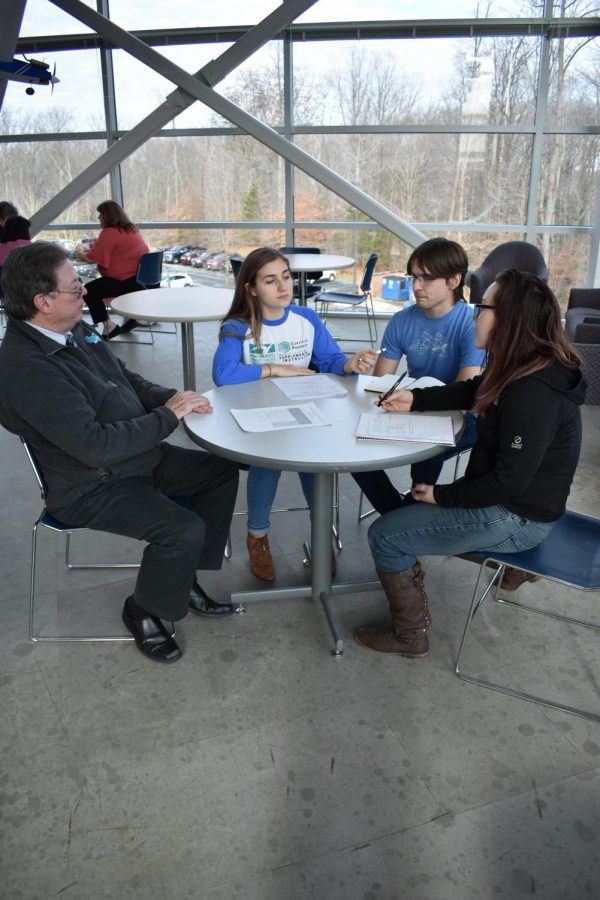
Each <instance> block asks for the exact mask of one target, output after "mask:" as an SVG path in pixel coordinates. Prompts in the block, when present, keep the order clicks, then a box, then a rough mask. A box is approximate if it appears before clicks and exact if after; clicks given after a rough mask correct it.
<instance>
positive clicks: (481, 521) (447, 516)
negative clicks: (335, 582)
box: [369, 503, 554, 572]
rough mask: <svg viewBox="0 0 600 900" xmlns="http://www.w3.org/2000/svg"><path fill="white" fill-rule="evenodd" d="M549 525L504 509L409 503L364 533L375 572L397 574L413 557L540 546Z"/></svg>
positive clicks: (414, 560) (503, 551)
mask: <svg viewBox="0 0 600 900" xmlns="http://www.w3.org/2000/svg"><path fill="white" fill-rule="evenodd" d="M553 525H554V522H534V521H533V519H525V518H524V517H523V516H520V515H518V514H517V513H512V512H510V511H509V510H508V509H505V507H504V506H485V507H480V508H477V509H465V508H463V507H446V508H445V507H442V506H435V505H434V504H432V503H415V504H413V505H412V506H405V507H403V508H401V509H396V510H394V511H393V512H389V513H386V515H384V516H381V518H380V519H377V521H376V522H374V523H373V524H372V525H371V527H370V528H369V546H370V548H371V553H372V554H373V559H374V560H375V567H376V568H377V570H378V571H380V572H403V571H404V570H405V569H408V568H410V567H411V566H414V565H415V562H416V560H417V558H418V557H419V556H453V555H454V554H456V553H468V552H469V551H472V550H492V551H494V550H495V551H497V552H498V553H518V552H519V551H520V550H529V549H530V548H531V547H535V546H536V545H537V544H539V543H540V542H541V541H543V540H544V538H545V537H546V536H547V535H548V534H549V533H550V531H551V530H552V527H553Z"/></svg>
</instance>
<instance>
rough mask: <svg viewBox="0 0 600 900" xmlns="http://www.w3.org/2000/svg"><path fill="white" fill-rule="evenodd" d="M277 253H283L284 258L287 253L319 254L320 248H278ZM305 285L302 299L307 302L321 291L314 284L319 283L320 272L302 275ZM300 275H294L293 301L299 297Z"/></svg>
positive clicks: (321, 274)
mask: <svg viewBox="0 0 600 900" xmlns="http://www.w3.org/2000/svg"><path fill="white" fill-rule="evenodd" d="M279 252H280V253H283V255H284V256H286V255H287V254H288V253H320V252H321V248H320V247H280V248H279ZM304 276H305V279H306V283H305V293H304V297H305V299H306V300H309V299H310V298H311V297H315V296H316V295H317V294H318V293H319V292H320V290H321V288H320V287H319V286H318V285H317V284H316V283H315V282H317V281H319V279H320V278H322V277H323V273H322V272H305V273H304ZM301 277H302V275H301V274H295V275H294V300H298V299H299V297H300V278H301Z"/></svg>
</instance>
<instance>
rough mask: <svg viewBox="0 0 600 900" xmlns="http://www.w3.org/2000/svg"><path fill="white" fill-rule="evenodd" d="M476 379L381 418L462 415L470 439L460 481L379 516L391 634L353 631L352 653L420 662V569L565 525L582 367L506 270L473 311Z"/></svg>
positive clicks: (375, 549) (403, 396) (543, 304)
mask: <svg viewBox="0 0 600 900" xmlns="http://www.w3.org/2000/svg"><path fill="white" fill-rule="evenodd" d="M475 316H476V329H477V331H476V343H477V346H478V347H482V348H485V349H486V351H487V365H486V369H485V371H484V372H483V374H482V375H479V376H477V377H476V378H472V379H471V380H470V381H459V382H455V383H454V384H450V385H447V386H446V387H439V388H426V389H422V390H417V389H415V390H414V391H405V390H402V391H397V392H396V393H395V394H393V395H392V396H391V397H390V398H389V399H388V400H385V401H384V402H383V408H384V409H385V410H386V411H388V412H408V411H409V410H415V411H417V412H422V411H426V410H443V409H448V410H450V409H470V410H473V412H476V413H478V416H479V417H478V438H477V441H476V443H475V446H474V447H473V450H472V452H471V458H470V461H469V465H468V466H467V470H466V472H465V475H464V477H463V478H460V479H458V480H457V481H455V482H453V483H452V484H437V485H428V484H417V485H414V487H413V489H412V492H411V493H412V495H413V497H414V499H415V500H418V501H420V502H419V503H417V504H414V505H413V506H407V507H403V508H401V509H398V510H394V511H393V512H390V513H387V514H386V515H384V516H381V518H380V519H378V520H377V521H376V522H375V523H374V524H373V525H372V526H371V528H370V529H369V545H370V547H371V552H372V554H373V559H374V560H375V565H376V567H377V573H378V575H379V578H380V580H381V583H382V585H383V588H384V591H385V593H386V596H387V598H388V601H389V604H390V612H391V618H392V623H391V626H390V627H387V628H359V629H358V630H357V632H356V635H355V636H356V639H357V641H358V643H359V644H362V645H363V646H365V647H368V648H369V649H370V650H376V651H378V652H381V653H400V654H402V655H403V656H410V657H415V658H420V657H424V656H426V655H427V653H428V648H429V645H428V640H427V629H428V628H429V625H430V624H431V616H430V614H429V610H428V608H427V595H426V594H425V590H424V588H423V573H422V571H421V567H420V565H419V562H418V556H419V555H421V554H424V555H427V556H435V555H444V556H446V555H451V554H462V553H466V552H469V551H473V550H489V551H496V552H502V553H510V552H518V551H520V550H527V549H529V548H531V547H535V546H536V544H539V543H540V542H541V541H542V540H543V539H544V538H545V537H546V535H547V534H548V533H549V532H550V530H551V529H552V526H553V524H554V522H555V521H556V520H557V519H558V518H560V516H561V515H562V514H563V513H564V511H565V507H566V501H567V497H568V495H569V490H570V487H571V482H572V481H573V476H574V474H575V469H576V467H577V462H578V459H579V451H580V447H581V413H580V406H581V404H582V403H583V400H584V397H585V381H584V380H583V377H582V374H581V369H580V360H579V357H578V355H577V354H576V352H575V351H574V349H573V348H572V347H571V345H570V344H569V343H568V341H567V340H566V338H565V336H564V332H563V329H562V325H561V321H560V309H559V307H558V303H557V302H556V298H555V297H554V294H553V293H552V291H551V290H550V288H549V287H548V286H547V285H546V284H545V283H544V282H543V281H541V280H540V279H539V278H537V277H536V276H534V275H530V274H529V273H526V272H517V271H516V270H515V269H509V270H508V271H506V272H502V273H501V274H500V275H498V277H497V279H496V281H495V282H494V283H493V284H492V285H491V286H490V287H489V288H488V290H487V291H486V293H485V296H484V298H483V303H480V304H476V313H475Z"/></svg>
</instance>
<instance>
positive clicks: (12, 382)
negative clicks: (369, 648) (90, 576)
mask: <svg viewBox="0 0 600 900" xmlns="http://www.w3.org/2000/svg"><path fill="white" fill-rule="evenodd" d="M2 283H3V287H4V293H5V308H6V312H7V313H8V316H9V321H8V325H7V329H6V334H5V337H4V341H3V343H2V345H1V346H0V383H1V384H2V391H0V423H1V424H2V425H4V427H5V428H7V429H8V430H9V431H12V432H14V433H15V434H20V435H23V436H24V437H25V438H26V439H27V441H28V442H29V444H30V446H31V448H32V450H33V453H34V455H35V457H36V458H37V461H38V463H39V465H40V467H41V470H42V472H43V475H44V479H45V481H46V485H47V491H48V493H47V507H48V510H49V511H50V512H51V513H52V514H53V515H54V516H56V518H57V519H59V520H61V521H64V522H68V523H69V524H71V525H79V526H85V527H88V528H92V529H97V530H100V531H108V532H112V533H114V534H122V535H126V536H128V537H134V538H138V539H140V540H144V541H147V542H148V546H147V547H146V548H145V550H144V554H143V558H142V564H141V567H140V570H139V574H138V577H137V581H136V585H135V588H134V592H133V594H132V596H131V597H128V598H127V600H126V601H125V606H124V608H123V621H124V622H125V625H126V626H127V628H128V629H129V631H130V632H131V633H132V634H133V636H134V638H135V641H136V644H137V646H138V648H139V649H140V650H141V652H142V653H144V654H145V655H147V656H149V657H150V658H151V659H153V660H157V661H160V662H174V661H175V660H177V659H179V658H180V656H181V650H180V648H179V646H178V645H177V643H176V641H175V640H174V638H172V637H171V636H170V634H169V632H168V631H167V629H166V628H165V627H164V626H163V624H162V622H161V619H170V620H174V619H181V618H183V616H184V615H185V614H186V612H187V611H188V609H190V610H191V611H193V612H195V613H197V614H199V615H205V616H212V617H222V616H224V615H228V614H230V613H231V612H233V607H232V606H231V604H218V603H215V602H214V601H213V600H211V598H210V597H208V596H207V595H206V593H205V592H204V591H203V590H202V588H201V587H200V585H199V584H198V582H197V581H196V570H197V569H220V568H221V563H222V559H223V551H224V547H225V542H226V540H227V534H228V531H229V525H230V523H231V516H232V513H233V506H234V503H235V497H236V493H237V484H238V470H237V467H236V466H235V465H234V464H233V463H231V462H229V461H228V460H224V459H221V458H219V457H216V456H213V455H211V454H202V453H199V452H196V451H194V450H185V449H183V448H181V447H174V446H171V445H169V444H167V443H164V439H165V438H166V437H168V435H170V434H171V433H172V432H173V431H174V430H175V429H176V428H177V426H178V423H179V421H180V419H182V418H183V416H185V415H186V414H187V413H189V412H197V413H206V414H209V413H210V412H211V406H210V404H209V402H208V400H206V398H205V397H203V396H202V395H201V394H197V393H195V392H194V391H183V392H179V391H177V390H176V389H175V388H164V387H161V386H159V385H157V384H152V383H151V382H149V381H146V380H145V379H144V378H142V377H141V376H140V375H137V374H136V373H134V372H131V371H129V370H128V369H127V368H126V367H125V366H124V365H123V363H122V362H121V361H120V360H119V359H118V358H117V357H116V356H114V355H113V354H112V352H111V351H110V350H109V348H108V345H107V344H106V343H103V341H102V340H101V339H100V337H99V336H98V335H97V334H96V332H94V331H93V330H92V329H91V328H90V327H89V326H88V325H86V324H85V323H83V322H82V321H81V316H82V310H83V307H84V298H85V287H83V285H82V284H80V282H79V280H78V278H77V275H76V273H75V270H74V268H73V266H72V265H71V263H70V262H69V260H68V258H67V256H66V254H65V253H64V251H63V250H62V249H61V248H60V247H58V246H57V245H55V244H49V243H45V242H36V243H34V244H31V245H30V246H27V247H21V248H18V249H16V250H13V251H12V253H11V254H10V255H9V256H8V257H7V260H6V263H5V265H4V269H3V275H2ZM173 496H177V497H183V498H185V505H184V506H183V505H181V504H180V503H175V502H174V501H173V500H172V499H171V497H173Z"/></svg>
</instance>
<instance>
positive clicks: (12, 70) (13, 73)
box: [0, 58, 59, 95]
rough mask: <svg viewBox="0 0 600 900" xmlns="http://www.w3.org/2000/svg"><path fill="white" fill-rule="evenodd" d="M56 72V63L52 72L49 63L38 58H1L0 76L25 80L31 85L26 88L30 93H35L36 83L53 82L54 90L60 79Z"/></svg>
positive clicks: (11, 79)
mask: <svg viewBox="0 0 600 900" xmlns="http://www.w3.org/2000/svg"><path fill="white" fill-rule="evenodd" d="M55 72H56V65H55V66H54V69H53V70H52V72H50V66H49V65H48V63H45V62H41V61H40V60H38V59H27V58H26V59H25V60H23V61H22V60H20V59H10V60H4V59H0V78H2V76H4V77H5V78H8V79H9V81H24V82H25V83H26V84H28V85H29V87H27V88H25V93H26V94H30V95H31V94H34V93H35V91H34V89H33V87H32V85H34V84H35V85H39V84H41V85H47V84H51V85H52V90H53V91H54V85H55V84H57V82H58V81H59V79H58V78H57V77H56V75H55Z"/></svg>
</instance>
